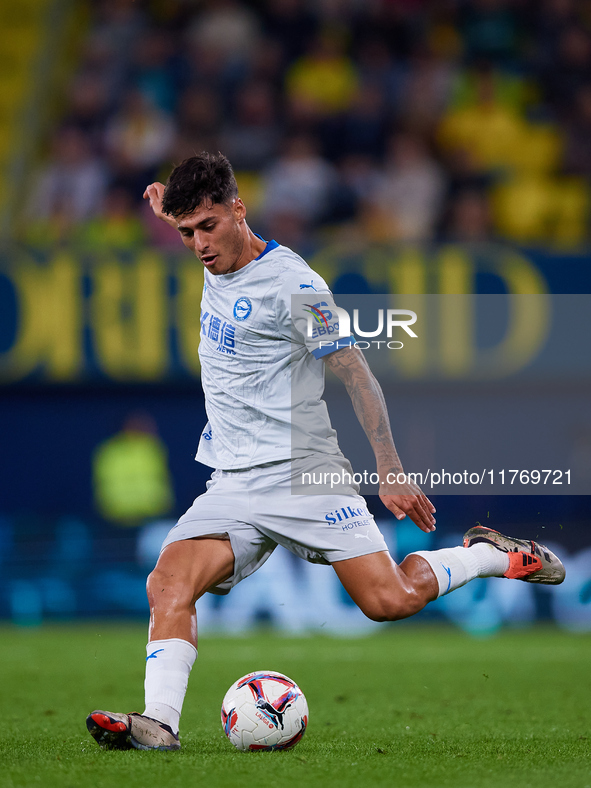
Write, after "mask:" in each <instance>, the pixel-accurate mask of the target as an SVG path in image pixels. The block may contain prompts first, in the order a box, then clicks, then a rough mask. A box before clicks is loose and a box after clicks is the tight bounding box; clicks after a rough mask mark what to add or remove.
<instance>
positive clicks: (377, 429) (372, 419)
mask: <svg viewBox="0 0 591 788" xmlns="http://www.w3.org/2000/svg"><path fill="white" fill-rule="evenodd" d="M323 361H324V363H325V364H326V365H327V367H328V368H329V369H331V370H332V371H333V372H334V374H335V375H336V376H337V377H338V378H339V380H341V381H342V382H343V383H344V385H345V388H346V389H347V391H348V393H349V396H350V397H351V401H352V403H353V408H354V409H355V414H356V415H357V418H358V419H359V422H360V424H361V426H362V427H363V430H364V432H365V434H366V435H367V437H368V440H369V442H370V444H371V447H372V449H373V451H374V454H375V457H376V463H377V471H378V475H379V478H380V498H381V500H382V502H383V503H384V505H385V506H386V507H387V508H388V509H390V511H391V512H393V513H394V514H395V515H396V517H397V518H398V519H399V520H401V519H402V518H403V517H405V516H406V515H408V516H409V517H410V519H411V520H412V521H413V522H414V523H415V524H416V525H417V526H418V527H419V528H420V529H421V530H422V531H425V532H427V533H429V532H430V531H434V530H435V518H434V517H433V513H434V512H435V507H434V506H433V504H432V503H431V501H430V500H429V499H428V498H427V496H426V495H425V494H424V493H423V492H422V490H421V489H420V487H419V486H418V485H417V484H416V482H415V481H414V480H412V479H410V478H408V477H404V481H403V483H402V484H400V483H399V480H401V479H402V477H401V476H400V474H404V470H403V468H402V463H401V462H400V458H399V456H398V452H397V451H396V447H395V445H394V439H393V437H392V430H391V428H390V419H389V418H388V409H387V407H386V400H385V399H384V394H383V392H382V388H381V386H380V384H379V383H378V381H377V380H376V378H375V376H374V375H373V373H372V371H371V369H370V368H369V365H368V363H367V361H366V360H365V357H364V355H363V353H362V352H361V351H360V350H359V349H358V348H355V347H347V348H341V349H340V350H336V351H335V352H334V353H330V354H329V355H326V356H324V358H323ZM394 477H397V480H396V481H395V482H394V483H393V482H392V480H393V479H394ZM389 479H390V481H389Z"/></svg>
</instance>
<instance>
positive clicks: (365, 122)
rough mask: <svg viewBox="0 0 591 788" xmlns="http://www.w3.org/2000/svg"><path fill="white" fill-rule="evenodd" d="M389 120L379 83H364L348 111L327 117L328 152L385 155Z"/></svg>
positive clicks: (324, 125)
mask: <svg viewBox="0 0 591 788" xmlns="http://www.w3.org/2000/svg"><path fill="white" fill-rule="evenodd" d="M388 125H389V124H388V121H387V115H386V112H385V108H384V96H383V93H382V91H381V90H380V88H379V86H378V85H364V86H361V87H360V88H359V89H358V90H357V92H356V93H355V96H354V98H353V101H352V103H351V107H350V108H349V109H348V111H347V112H345V113H343V114H342V115H338V116H336V117H335V118H327V119H326V120H325V121H324V123H322V124H321V126H320V130H319V131H320V136H321V139H322V143H323V149H324V155H325V156H326V158H327V159H332V160H335V159H340V158H342V157H343V156H347V155H349V154H361V155H365V156H372V157H374V158H379V157H382V156H383V155H384V151H385V147H386V137H387V133H388Z"/></svg>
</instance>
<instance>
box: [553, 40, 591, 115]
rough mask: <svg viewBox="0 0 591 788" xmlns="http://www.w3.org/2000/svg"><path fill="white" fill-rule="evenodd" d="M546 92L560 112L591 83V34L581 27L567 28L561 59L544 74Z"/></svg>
mask: <svg viewBox="0 0 591 788" xmlns="http://www.w3.org/2000/svg"><path fill="white" fill-rule="evenodd" d="M543 79H544V82H545V85H546V95H547V97H548V98H549V100H550V101H551V102H552V104H554V106H555V107H556V108H557V109H558V110H559V112H560V113H565V112H567V111H568V109H569V107H570V106H571V104H572V101H573V99H574V97H575V95H576V93H577V92H578V91H579V89H580V88H582V87H584V86H585V85H588V84H590V83H591V37H590V35H589V33H588V32H587V31H586V30H584V29H582V28H581V27H569V28H567V29H566V30H565V31H564V32H563V33H562V35H561V36H560V40H559V47H558V58H557V59H556V60H555V61H554V62H551V63H548V65H547V69H546V71H545V73H544V75H543Z"/></svg>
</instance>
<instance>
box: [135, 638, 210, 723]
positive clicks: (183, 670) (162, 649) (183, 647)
mask: <svg viewBox="0 0 591 788" xmlns="http://www.w3.org/2000/svg"><path fill="white" fill-rule="evenodd" d="M146 654H147V657H146V680H145V682H144V690H145V696H146V708H145V709H144V712H143V713H144V715H145V716H146V717H152V719H155V720H158V721H159V722H163V723H164V724H165V725H169V726H170V727H171V728H172V730H173V733H178V731H179V720H180V718H181V711H182V708H183V700H184V699H185V692H186V691H187V684H188V682H189V673H190V672H191V668H192V667H193V663H194V662H195V660H196V659H197V649H196V648H195V646H193V645H191V643H189V642H188V641H186V640H181V639H180V638H170V639H168V640H152V641H151V642H150V643H148V645H147V646H146Z"/></svg>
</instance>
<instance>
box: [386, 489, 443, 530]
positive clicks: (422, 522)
mask: <svg viewBox="0 0 591 788" xmlns="http://www.w3.org/2000/svg"><path fill="white" fill-rule="evenodd" d="M381 476H382V474H381ZM398 478H399V477H398ZM380 487H381V492H380V500H381V501H382V503H383V504H384V506H385V507H386V508H387V509H389V510H390V511H391V512H392V514H393V515H394V516H395V517H396V519H397V520H403V519H404V518H405V517H410V519H411V520H412V521H413V523H414V524H415V525H416V526H418V527H419V528H420V529H421V531H425V533H431V531H434V530H435V518H434V517H433V515H434V514H435V507H434V506H433V504H432V503H431V501H430V500H429V499H428V498H427V496H426V495H425V493H424V492H423V491H422V490H421V488H420V487H419V485H418V484H417V483H416V482H415V481H413V480H412V479H410V478H408V477H406V480H405V481H404V483H402V484H400V483H398V481H396V482H394V483H389V482H388V481H384V483H383V484H381V485H380Z"/></svg>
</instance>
